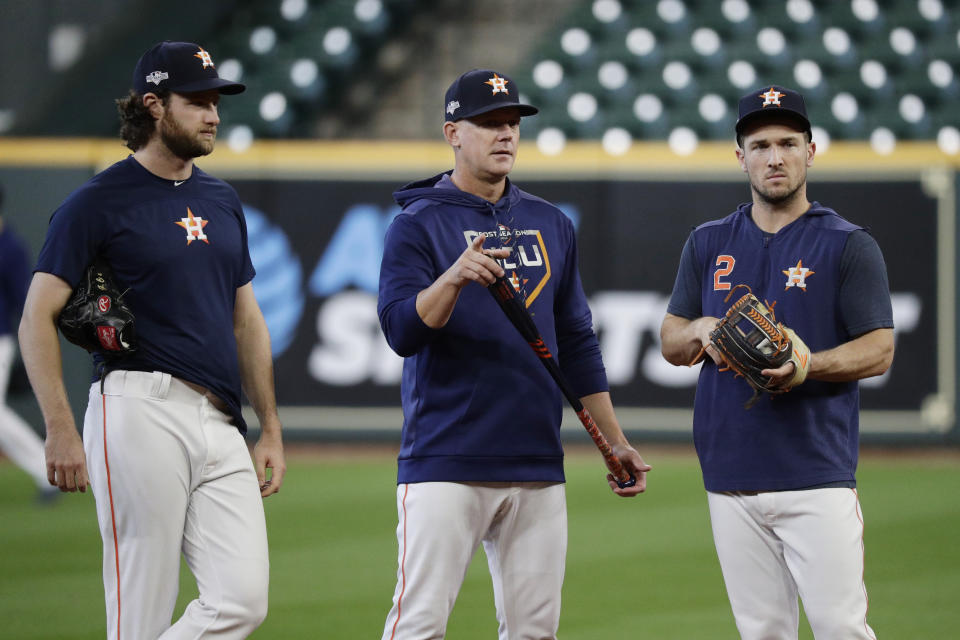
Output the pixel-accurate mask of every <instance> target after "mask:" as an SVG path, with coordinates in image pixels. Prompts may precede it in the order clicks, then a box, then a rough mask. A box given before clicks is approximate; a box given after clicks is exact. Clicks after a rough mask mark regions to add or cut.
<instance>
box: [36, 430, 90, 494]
mask: <svg viewBox="0 0 960 640" xmlns="http://www.w3.org/2000/svg"><path fill="white" fill-rule="evenodd" d="M44 454H45V456H46V459H47V482H49V483H50V484H52V485H53V486H55V487H60V491H70V492H73V491H80V492H81V493H86V491H87V485H89V484H90V478H89V476H88V475H87V457H86V455H85V454H84V452H83V441H82V440H81V439H80V434H79V433H77V429H76V427H74V426H73V425H69V426H64V427H61V428H50V427H49V426H48V427H47V440H46V443H45V444H44Z"/></svg>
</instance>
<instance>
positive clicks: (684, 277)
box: [660, 86, 893, 640]
mask: <svg viewBox="0 0 960 640" xmlns="http://www.w3.org/2000/svg"><path fill="white" fill-rule="evenodd" d="M739 116H740V117H739V120H738V121H737V125H736V134H737V149H736V155H737V158H738V160H739V162H740V168H741V169H742V170H743V171H744V172H745V173H746V174H747V177H748V178H749V181H750V189H751V193H752V196H753V197H752V202H750V203H747V204H742V205H740V206H739V207H738V208H737V210H736V211H734V212H733V213H731V214H730V215H728V216H727V217H725V218H723V219H721V220H716V221H713V222H707V223H705V224H702V225H700V226H699V227H697V228H696V229H694V231H693V232H692V233H691V234H690V237H689V239H688V240H687V244H686V246H684V248H683V253H682V255H681V258H680V269H679V272H678V274H677V279H676V283H675V284H674V288H673V294H672V296H671V298H670V304H669V306H668V307H667V314H666V317H665V318H664V321H663V325H662V327H661V330H660V333H661V338H662V342H663V355H664V357H666V359H667V360H668V361H670V362H671V363H673V364H676V365H687V364H691V363H692V361H693V360H694V359H695V358H696V357H697V354H698V353H699V352H700V350H701V347H703V346H704V345H706V354H707V355H708V356H709V357H708V358H705V359H704V361H703V367H702V369H701V371H700V379H699V382H698V384H697V395H696V401H695V405H694V416H693V436H694V443H695V445H696V449H697V455H698V456H699V458H700V466H701V469H702V471H703V481H704V485H705V487H706V489H707V496H708V504H709V508H710V519H711V524H712V527H713V537H714V542H715V544H716V548H717V555H718V556H719V559H720V566H721V569H722V570H723V577H724V581H725V582H726V586H727V595H728V597H729V599H730V605H731V607H732V609H733V614H734V617H735V619H736V623H737V628H738V629H739V631H740V635H741V637H742V638H744V639H745V640H761V639H769V638H778V639H784V640H785V639H787V638H796V637H797V633H798V625H799V609H798V603H797V599H798V597H799V598H800V599H802V600H803V607H804V611H805V613H806V615H807V619H808V620H809V621H810V626H811V627H812V629H813V633H814V636H815V637H816V638H818V640H832V639H834V638H845V639H849V640H853V639H860V640H866V639H869V638H874V637H875V636H874V633H873V630H872V629H871V628H870V626H869V625H868V624H867V592H866V588H865V586H864V583H863V567H864V554H863V520H862V516H861V512H860V502H859V499H858V496H857V492H856V479H855V477H854V472H855V470H856V466H857V451H858V436H859V412H860V397H859V391H858V386H857V381H858V380H860V379H861V378H866V377H869V376H876V375H880V374H882V373H883V372H884V371H886V370H887V368H888V367H889V366H890V363H891V361H892V359H893V319H892V310H891V305H890V293H889V289H888V285H887V273H886V267H885V266H884V262H883V256H882V255H881V253H880V248H879V247H878V246H877V243H876V241H875V240H874V239H873V238H872V237H871V236H870V235H869V234H868V233H867V232H866V231H865V230H864V229H863V228H862V227H858V226H857V225H854V224H851V223H850V222H847V221H846V220H844V219H843V218H841V217H840V216H839V215H837V213H836V212H835V211H833V210H832V209H829V208H827V207H824V206H822V205H821V204H819V203H818V202H810V201H808V200H807V182H806V178H807V169H808V168H809V167H811V166H812V165H813V158H814V154H815V152H816V143H814V142H813V141H812V134H811V128H810V122H809V120H808V119H807V112H806V108H805V106H804V102H803V97H802V96H801V95H800V94H799V93H797V92H795V91H791V90H790V89H785V88H783V87H779V86H771V87H769V88H764V89H761V90H757V91H754V92H751V93H749V94H747V95H745V96H744V97H743V98H741V99H740V104H739ZM738 285H747V286H748V287H750V289H751V290H752V292H753V294H754V295H756V297H757V298H758V299H760V300H766V301H767V302H768V306H772V307H773V310H774V313H775V314H776V316H777V318H778V320H780V321H781V322H782V323H783V324H784V325H786V326H789V327H790V328H791V329H793V330H794V331H795V332H796V335H798V336H799V337H800V339H801V340H802V341H803V342H805V343H806V344H807V345H808V346H809V347H810V350H811V351H812V354H811V355H810V356H809V358H810V359H809V370H808V373H807V378H806V381H804V382H796V381H797V379H798V378H796V377H795V376H794V363H793V362H788V363H787V364H785V365H783V366H782V367H780V368H778V369H768V370H764V372H763V375H764V376H769V377H771V378H773V379H774V381H775V382H776V383H778V384H780V385H781V386H780V389H781V390H783V391H785V392H784V393H778V394H775V395H764V396H762V397H761V398H760V400H759V402H757V403H756V405H755V406H753V407H752V408H749V409H748V408H745V406H744V404H745V403H746V401H747V400H748V399H750V397H751V396H752V395H753V390H752V389H751V388H750V386H749V385H748V384H747V383H746V382H745V381H744V380H743V379H742V378H737V377H735V376H734V375H733V374H732V373H730V372H729V371H725V370H723V369H722V368H720V367H718V366H717V365H718V364H720V356H719V354H718V353H717V351H716V349H715V348H714V347H713V346H711V343H710V338H709V335H710V332H711V331H712V330H713V328H714V327H715V326H716V323H717V319H718V318H719V317H722V316H723V315H724V314H725V312H726V310H727V308H729V306H730V304H731V302H732V301H730V300H727V298H728V297H729V295H730V293H731V291H733V289H734V288H735V287H737V286H738ZM790 384H796V386H794V387H793V388H791V389H789V390H788V389H787V387H789V385H790Z"/></svg>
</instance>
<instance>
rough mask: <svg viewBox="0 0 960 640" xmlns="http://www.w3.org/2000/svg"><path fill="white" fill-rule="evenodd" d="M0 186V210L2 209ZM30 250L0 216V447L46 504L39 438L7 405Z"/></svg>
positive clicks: (49, 495) (49, 493)
mask: <svg viewBox="0 0 960 640" xmlns="http://www.w3.org/2000/svg"><path fill="white" fill-rule="evenodd" d="M3 196H4V192H3V187H2V186H0V212H2V211H3ZM30 263H31V260H30V250H29V249H27V245H26V244H25V243H24V241H23V239H22V238H21V237H20V236H19V235H17V233H16V232H15V231H14V230H13V228H12V227H10V225H8V224H7V223H6V222H5V221H4V219H3V217H0V450H3V453H4V454H5V455H6V456H7V457H8V458H10V460H11V461H12V462H13V463H14V464H16V465H17V466H18V467H20V468H21V469H23V470H24V471H26V472H27V473H28V474H30V477H31V478H33V481H34V482H35V483H36V485H37V501H38V502H40V503H47V502H50V501H51V500H53V499H54V498H56V496H57V495H59V492H58V491H57V490H56V489H54V488H53V487H51V486H50V485H49V483H48V482H47V470H46V465H45V464H44V460H43V440H41V439H40V436H38V435H37V433H36V431H34V430H33V429H32V428H31V427H30V425H28V424H27V423H26V422H25V421H24V420H23V418H21V417H20V416H19V415H17V414H16V412H15V411H14V410H13V409H11V408H10V407H9V406H8V405H7V387H8V385H9V382H10V372H11V370H12V369H13V365H14V361H15V359H16V357H17V343H16V341H15V339H14V337H13V327H15V326H16V325H17V323H18V322H19V321H20V314H21V312H22V311H23V301H24V300H25V299H26V297H27V287H28V286H29V285H30Z"/></svg>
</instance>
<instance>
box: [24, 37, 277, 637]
mask: <svg viewBox="0 0 960 640" xmlns="http://www.w3.org/2000/svg"><path fill="white" fill-rule="evenodd" d="M132 86H133V88H132V90H131V91H130V93H129V95H128V96H127V97H125V98H123V99H121V100H118V101H117V103H118V107H119V110H120V115H121V120H122V128H121V137H122V138H123V139H124V141H125V142H126V144H127V146H128V147H129V148H130V149H132V150H133V152H134V153H133V154H132V155H131V156H129V157H127V159H126V160H123V161H121V162H118V163H116V164H115V165H113V166H112V167H110V168H108V169H106V170H105V171H103V172H102V173H100V174H98V175H96V176H94V177H93V178H92V179H91V180H90V181H88V182H87V183H86V184H84V185H83V186H81V187H80V188H79V189H77V190H76V191H74V192H73V193H72V194H70V196H69V197H68V198H67V199H66V201H65V202H64V203H63V204H62V205H61V206H60V208H59V209H57V211H56V212H54V214H53V216H52V218H51V220H50V228H49V230H48V232H47V238H46V242H45V244H44V246H43V249H42V250H41V253H40V257H39V260H38V263H37V268H36V272H35V273H34V276H33V281H32V283H31V285H30V290H29V292H28V294H27V302H26V308H25V311H24V314H23V318H22V321H21V324H20V344H21V349H22V352H23V359H24V363H25V364H26V366H27V371H28V374H29V376H30V381H31V383H32V385H33V388H34V391H35V393H36V396H37V400H38V401H39V403H40V407H41V409H42V411H43V416H44V420H45V422H46V430H47V440H46V459H47V475H48V480H49V482H50V483H51V484H55V485H57V486H58V487H60V489H61V490H62V491H78V490H79V491H85V490H86V488H87V486H88V485H89V486H91V487H92V488H93V493H94V495H95V497H96V502H97V518H98V520H99V523H100V532H101V537H102V538H103V582H104V591H105V597H106V609H107V637H109V638H157V637H160V636H162V637H163V638H170V639H174V638H201V637H202V638H245V637H247V636H248V635H250V634H251V633H252V632H253V630H254V629H256V627H257V626H258V625H259V624H260V623H261V622H262V620H263V619H264V617H265V616H266V611H267V592H268V584H269V561H268V556H267V532H266V523H265V519H264V511H263V502H262V500H263V498H264V497H266V496H269V495H271V494H273V493H276V491H277V490H278V489H279V488H280V485H281V483H282V482H283V475H284V472H285V462H284V455H283V445H282V442H281V436H280V430H281V426H280V420H279V418H278V416H277V411H276V402H275V399H274V389H273V366H272V360H271V355H270V338H269V335H268V333H267V327H266V324H265V322H264V320H263V315H262V313H261V312H260V308H259V306H258V305H257V301H256V299H255V297H254V294H253V288H252V284H251V281H252V279H253V276H254V269H253V265H252V264H251V262H250V255H249V251H248V249H247V227H246V223H245V221H244V217H243V209H242V207H241V204H240V200H239V198H238V197H237V194H236V192H235V191H234V190H233V188H232V187H230V186H229V185H228V184H227V183H225V182H223V181H222V180H218V179H216V178H214V177H212V176H210V175H208V174H207V173H205V172H203V171H201V170H200V169H199V168H198V167H197V166H195V164H194V158H196V157H199V156H204V155H207V154H209V153H210V152H211V151H213V147H214V141H215V139H216V134H217V125H218V123H219V117H218V111H217V107H218V104H219V100H220V95H221V94H236V93H239V92H241V91H243V90H244V86H243V85H242V84H238V83H235V82H229V81H227V80H225V79H222V78H220V77H219V76H218V74H217V71H216V66H215V64H214V61H213V58H212V57H211V55H210V54H209V53H208V52H207V51H206V50H204V49H203V48H202V47H200V46H198V45H196V44H193V43H189V42H161V43H159V44H157V45H155V46H154V47H152V48H151V49H150V50H148V51H147V52H146V53H144V54H143V56H142V57H141V58H140V60H139V61H138V62H137V65H136V68H135V69H134V73H133V85H132ZM94 258H102V259H105V260H106V262H107V263H108V264H109V265H110V266H111V267H112V270H113V273H114V275H115V276H116V280H117V284H118V286H119V288H120V289H121V290H124V289H128V291H127V293H126V294H125V297H124V301H125V302H126V303H127V305H128V306H129V307H130V309H131V310H132V311H133V313H134V315H135V316H136V327H137V337H138V345H137V350H136V352H135V353H133V354H132V355H130V356H128V357H125V358H123V359H119V360H118V359H116V358H112V357H109V356H107V357H105V356H104V355H103V354H96V355H95V358H94V360H95V364H96V369H97V373H98V375H97V376H96V379H95V380H94V381H93V383H92V384H91V386H90V392H89V403H88V406H87V412H86V416H85V418H84V427H83V442H82V443H81V439H80V436H79V435H78V433H77V429H76V426H75V424H74V419H73V415H72V414H71V411H70V405H69V404H68V402H67V396H66V392H65V390H64V385H63V377H62V370H61V369H62V367H61V358H60V344H59V341H58V338H57V328H56V319H57V316H58V314H59V313H60V310H61V309H62V308H63V306H64V304H65V303H66V302H67V300H68V298H69V296H70V294H71V290H72V288H73V287H74V286H75V285H76V284H77V283H78V282H79V281H80V279H81V278H82V277H83V274H84V272H85V270H86V268H87V265H89V264H90V263H91V262H92V261H93V260H94ZM241 386H242V388H243V390H244V391H245V393H246V396H247V398H248V399H249V401H250V404H251V405H252V406H253V408H254V410H255V412H256V414H257V417H258V419H259V422H260V428H261V436H260V440H259V442H258V443H257V445H256V447H255V448H254V461H251V459H250V454H249V452H248V449H247V446H246V442H245V440H244V437H243V434H244V433H245V432H246V424H245V423H244V419H243V416H242V415H241V411H240V393H241ZM267 469H270V470H271V474H270V475H269V476H268V475H267ZM181 553H182V554H183V556H184V558H185V559H186V561H187V564H188V565H189V567H190V569H191V571H192V572H193V575H194V577H195V578H196V580H197V587H198V589H199V596H198V597H197V599H195V600H193V601H192V602H191V603H190V604H189V605H188V606H187V608H186V610H185V611H184V613H183V616H181V617H180V619H179V620H177V621H176V622H175V623H174V624H173V625H172V626H171V617H172V615H173V610H174V606H175V604H176V599H177V591H178V589H179V569H180V555H181Z"/></svg>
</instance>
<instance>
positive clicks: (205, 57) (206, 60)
mask: <svg viewBox="0 0 960 640" xmlns="http://www.w3.org/2000/svg"><path fill="white" fill-rule="evenodd" d="M193 57H194V58H200V61H201V62H203V68H204V69H206V68H207V67H213V58H211V57H210V54H209V53H207V52H206V51H204V49H203V47H200V51H197V52H196V53H195V54H193ZM214 68H216V67H214Z"/></svg>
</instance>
